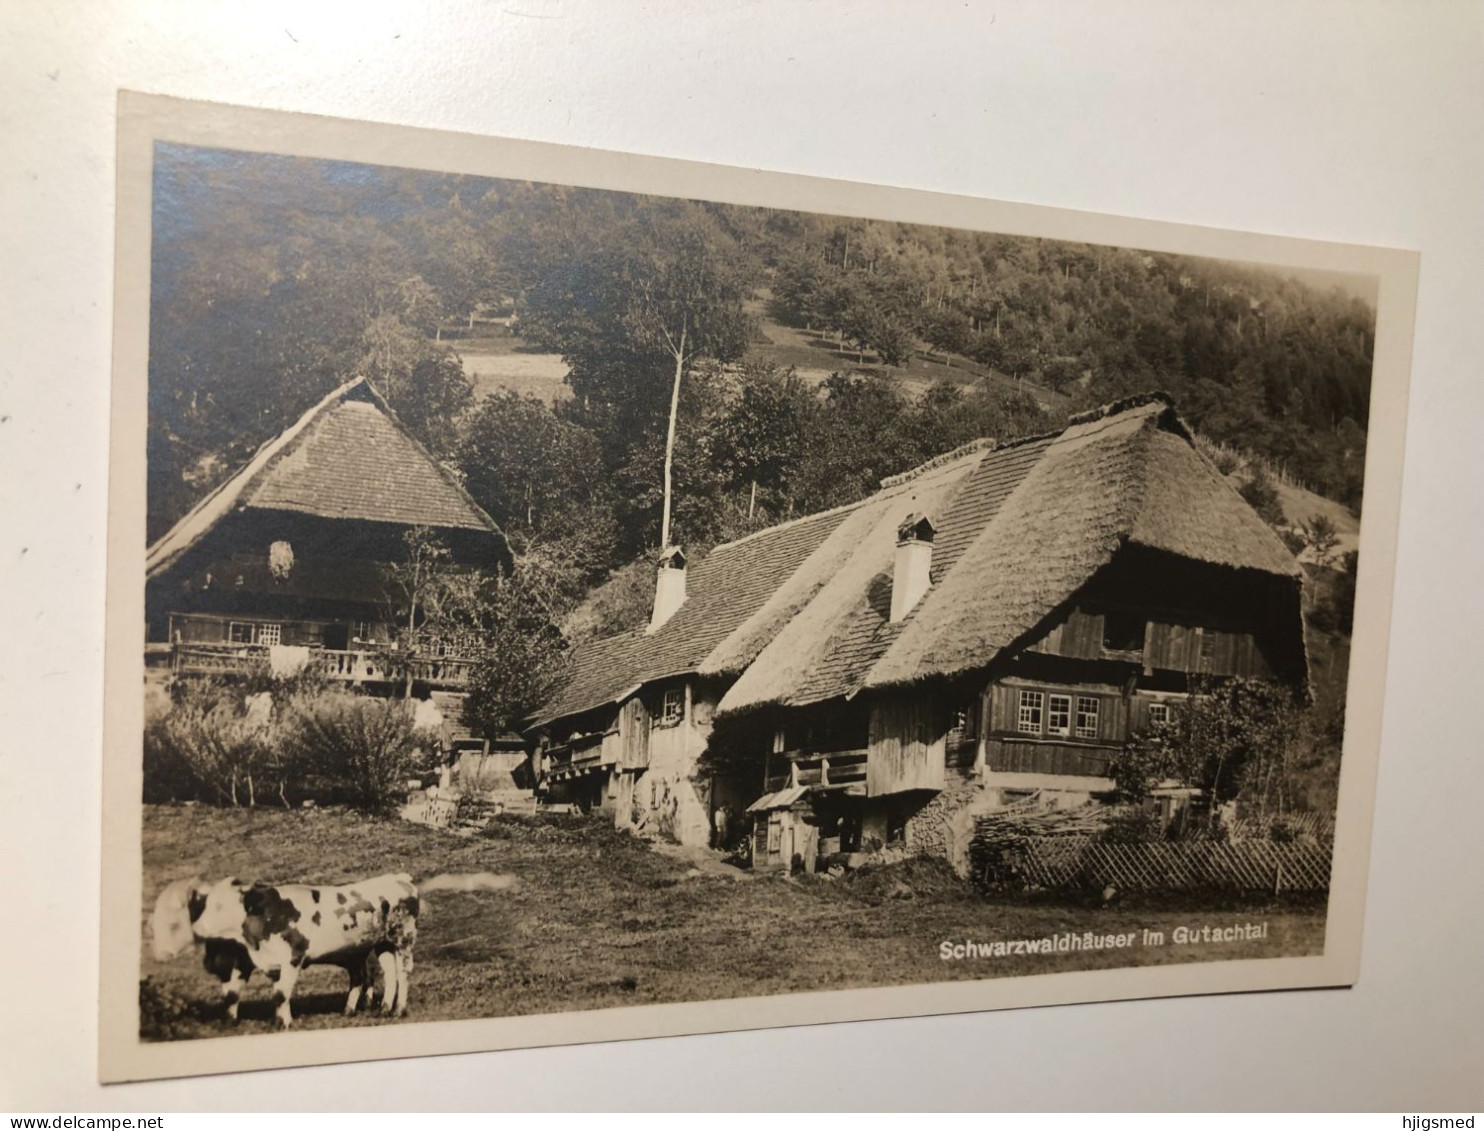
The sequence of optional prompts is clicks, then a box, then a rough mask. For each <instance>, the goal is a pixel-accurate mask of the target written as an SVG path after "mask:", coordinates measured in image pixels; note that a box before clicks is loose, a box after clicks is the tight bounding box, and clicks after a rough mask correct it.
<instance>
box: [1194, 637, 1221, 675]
mask: <svg viewBox="0 0 1484 1131" xmlns="http://www.w3.org/2000/svg"><path fill="white" fill-rule="evenodd" d="M1195 631H1196V635H1197V637H1198V638H1199V639H1200V642H1201V671H1203V672H1209V671H1215V669H1216V633H1215V632H1214V631H1212V630H1211V629H1209V628H1198V629H1196V630H1195Z"/></svg>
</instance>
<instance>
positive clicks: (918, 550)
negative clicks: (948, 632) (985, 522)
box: [891, 514, 937, 621]
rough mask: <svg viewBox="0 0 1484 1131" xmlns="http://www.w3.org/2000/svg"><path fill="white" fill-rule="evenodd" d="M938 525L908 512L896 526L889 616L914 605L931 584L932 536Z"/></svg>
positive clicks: (901, 614) (900, 614) (895, 618)
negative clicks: (895, 558)
mask: <svg viewBox="0 0 1484 1131" xmlns="http://www.w3.org/2000/svg"><path fill="white" fill-rule="evenodd" d="M936 533H937V527H935V526H934V525H933V520H932V519H930V518H928V516H927V515H925V514H909V515H908V516H907V518H906V520H905V521H904V522H903V523H902V525H900V526H898V527H897V560H896V566H895V568H894V569H893V570H892V575H891V619H892V620H893V621H899V620H901V619H902V618H903V617H905V616H906V615H907V614H908V613H910V612H911V611H912V610H913V609H914V608H916V607H917V602H918V601H920V600H922V595H923V594H924V593H926V592H927V591H928V587H929V586H930V585H932V576H931V574H932V568H933V536H934V535H935V534H936Z"/></svg>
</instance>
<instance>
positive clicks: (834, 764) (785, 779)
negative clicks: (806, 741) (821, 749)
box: [764, 750, 867, 793]
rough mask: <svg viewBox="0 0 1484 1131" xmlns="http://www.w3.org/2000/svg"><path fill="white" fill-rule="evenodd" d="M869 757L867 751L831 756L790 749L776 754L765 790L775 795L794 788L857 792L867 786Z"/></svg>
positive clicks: (833, 753)
mask: <svg viewBox="0 0 1484 1131" xmlns="http://www.w3.org/2000/svg"><path fill="white" fill-rule="evenodd" d="M866 757H867V754H866V751H864V750H834V751H831V752H829V753H818V752H816V751H812V750H790V751H786V752H784V753H782V754H774V755H773V758H772V761H771V763H770V773H769V774H768V780H767V783H766V785H765V787H764V791H765V792H767V793H776V792H777V791H778V790H780V789H788V788H790V787H792V786H805V787H807V788H809V789H811V790H827V789H828V790H842V791H852V790H855V791H856V792H858V791H859V789H864V788H865V784H866ZM856 787H858V789H857V788H856Z"/></svg>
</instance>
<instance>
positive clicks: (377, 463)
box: [145, 377, 504, 578]
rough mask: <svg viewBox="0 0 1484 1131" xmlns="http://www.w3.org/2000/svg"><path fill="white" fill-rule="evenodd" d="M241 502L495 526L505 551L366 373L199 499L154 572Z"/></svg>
mask: <svg viewBox="0 0 1484 1131" xmlns="http://www.w3.org/2000/svg"><path fill="white" fill-rule="evenodd" d="M241 510H259V511H289V512H295V513H299V514H307V515H313V516H316V517H319V518H330V519H352V520H359V521H364V522H385V523H392V524H397V525H402V526H428V527H432V528H434V529H444V530H472V531H480V532H488V533H489V534H491V535H493V536H495V537H496V538H498V539H499V541H500V543H501V546H502V552H503V544H504V535H502V534H501V533H500V531H499V528H498V527H497V526H496V525H495V523H494V521H493V520H492V519H491V518H490V516H489V515H487V514H485V512H484V511H483V510H482V509H480V507H479V505H478V504H477V503H475V501H474V500H473V499H472V498H470V497H469V494H468V492H466V491H465V490H464V488H463V486H462V485H461V484H460V483H459V481H458V480H457V479H456V478H455V477H454V476H453V474H452V473H451V472H449V471H448V470H447V469H446V468H444V467H443V466H442V465H441V464H439V463H438V461H437V460H436V459H434V458H433V456H432V455H430V454H429V453H428V451H427V450H426V449H425V448H424V447H423V446H422V445H421V444H420V443H418V442H417V440H416V439H415V438H414V437H413V436H412V434H411V433H410V432H408V431H407V429H406V427H404V426H403V424H402V423H401V421H399V420H398V419H397V416H396V414H395V413H394V412H393V411H392V410H391V409H390V408H389V407H388V406H387V403H386V401H384V400H383V399H382V398H381V395H380V394H379V393H378V392H377V391H376V390H375V389H374V388H372V386H371V385H370V383H369V382H368V381H366V379H365V378H364V377H357V378H355V379H354V380H351V381H347V382H346V383H345V384H343V385H341V386H340V387H339V388H337V389H336V390H335V391H334V392H332V393H330V394H329V395H328V396H326V397H325V398H324V399H323V400H321V401H320V402H319V403H318V404H316V405H315V406H314V407H313V408H311V409H309V411H307V412H306V413H304V415H303V416H301V417H300V418H299V419H298V420H297V421H295V422H294V423H293V424H291V425H290V426H289V427H288V428H286V429H284V430H283V431H282V432H280V433H279V434H278V435H277V436H275V437H274V438H273V439H271V440H269V441H268V442H267V443H266V444H264V445H263V446H262V447H261V448H259V449H258V450H257V452H256V453H255V454H254V455H253V457H252V459H250V460H249V461H248V462H247V463H246V464H245V465H244V466H243V467H242V469H241V470H239V471H238V472H237V473H236V474H235V475H233V476H232V477H231V478H230V479H228V480H227V481H226V482H225V483H223V484H222V485H221V486H220V487H218V488H217V489H216V490H214V491H212V492H211V494H209V495H207V496H206V497H205V498H204V499H202V500H201V501H200V502H199V503H197V504H196V505H195V506H194V507H192V508H191V510H190V511H189V512H187V513H186V515H185V516H184V517H183V518H182V519H181V520H180V521H179V522H177V523H176V524H175V525H174V526H173V527H171V528H170V530H169V531H168V532H167V533H166V534H165V535H164V536H163V537H161V538H160V539H159V540H158V541H157V542H155V543H154V545H152V546H150V547H149V551H148V554H147V556H146V559H145V561H146V565H145V569H146V576H147V577H150V578H154V577H157V576H159V575H160V574H161V573H163V572H164V571H166V570H168V569H169V568H170V567H171V566H172V565H174V564H175V563H176V562H177V561H179V560H180V558H181V557H182V555H184V554H185V553H186V552H187V551H189V550H190V549H192V548H193V547H194V546H196V545H198V544H199V543H200V542H201V541H202V539H204V538H205V537H206V535H207V534H209V533H210V532H211V531H212V529H214V528H215V527H216V526H217V524H218V523H220V522H221V521H222V520H223V519H224V518H226V517H227V516H228V515H230V514H233V513H234V512H236V511H241Z"/></svg>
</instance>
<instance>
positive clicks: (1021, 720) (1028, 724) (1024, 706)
mask: <svg viewBox="0 0 1484 1131" xmlns="http://www.w3.org/2000/svg"><path fill="white" fill-rule="evenodd" d="M1045 702H1046V697H1045V696H1044V695H1042V694H1041V693H1040V692H1039V691H1022V692H1021V693H1020V710H1019V713H1018V714H1017V716H1016V720H1015V729H1016V730H1018V731H1020V733H1021V734H1040V733H1041V710H1042V707H1043V706H1044V704H1045Z"/></svg>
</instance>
